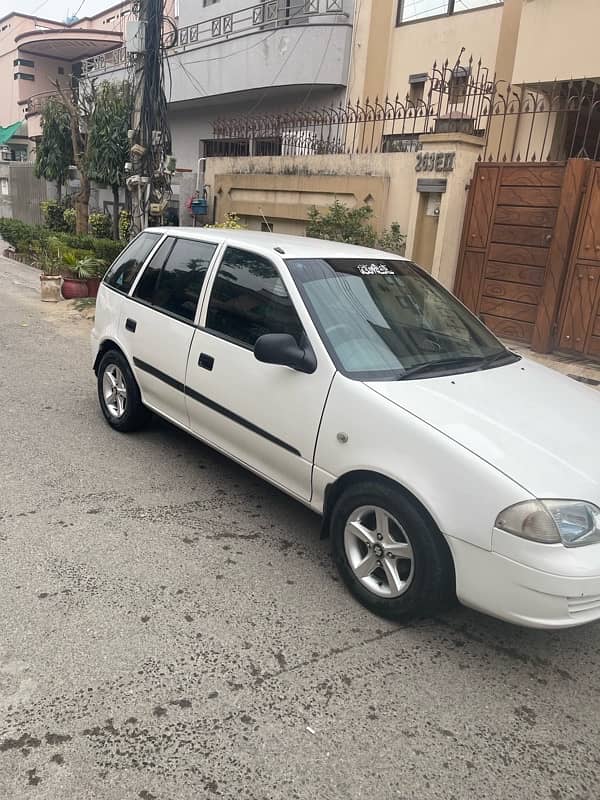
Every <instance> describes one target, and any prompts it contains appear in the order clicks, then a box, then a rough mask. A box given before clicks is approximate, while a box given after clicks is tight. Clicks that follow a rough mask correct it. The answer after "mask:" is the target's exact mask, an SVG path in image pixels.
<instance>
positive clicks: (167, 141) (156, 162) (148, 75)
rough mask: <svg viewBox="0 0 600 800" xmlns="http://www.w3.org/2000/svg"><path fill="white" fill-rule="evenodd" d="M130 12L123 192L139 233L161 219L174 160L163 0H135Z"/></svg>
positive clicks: (169, 194) (168, 192)
mask: <svg viewBox="0 0 600 800" xmlns="http://www.w3.org/2000/svg"><path fill="white" fill-rule="evenodd" d="M132 10H133V11H134V13H135V14H136V17H137V19H135V20H132V21H131V22H129V23H128V25H127V55H128V58H129V59H130V81H131V82H132V83H133V96H134V105H133V115H132V128H131V130H130V131H129V141H130V147H131V162H130V163H129V164H128V167H129V172H130V173H131V174H130V176H129V177H128V179H127V188H128V189H129V191H130V192H131V193H132V195H133V197H135V198H136V202H134V204H133V229H134V231H135V232H139V231H141V230H143V229H144V228H146V227H148V224H149V223H150V218H152V219H153V220H158V221H159V222H160V221H161V218H162V214H163V212H164V210H165V208H166V206H167V203H168V201H169V198H170V197H171V174H172V173H173V172H174V170H175V159H174V158H173V156H172V155H171V134H170V131H169V125H168V119H167V100H166V97H165V90H164V72H163V66H164V65H163V59H164V58H165V57H166V54H165V49H164V46H163V24H164V6H163V0H136V2H134V4H133V7H132Z"/></svg>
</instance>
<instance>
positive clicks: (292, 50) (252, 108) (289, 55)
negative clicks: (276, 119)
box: [246, 28, 306, 114]
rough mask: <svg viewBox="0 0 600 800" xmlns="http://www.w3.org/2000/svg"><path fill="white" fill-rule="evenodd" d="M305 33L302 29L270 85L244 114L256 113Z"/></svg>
mask: <svg viewBox="0 0 600 800" xmlns="http://www.w3.org/2000/svg"><path fill="white" fill-rule="evenodd" d="M305 33H306V28H304V29H303V30H302V32H301V33H300V36H298V38H297V39H296V43H295V44H294V46H293V47H292V49H291V50H290V52H289V53H288V55H287V57H286V58H285V60H284V62H283V64H282V65H281V66H280V68H279V69H278V70H277V72H276V74H275V76H274V78H273V79H272V80H271V83H270V84H269V85H268V86H267V87H265V89H264V91H263V93H262V95H261V97H259V99H258V100H257V101H256V103H255V104H254V105H253V106H252V107H251V108H249V109H248V111H247V112H246V114H253V113H254V112H255V111H256V109H257V108H258V107H259V106H260V105H261V104H262V102H263V100H264V99H265V97H266V96H267V94H268V93H269V89H271V88H272V87H273V86H274V85H275V82H276V81H277V79H278V78H279V76H280V75H281V73H282V72H283V70H284V69H285V68H286V67H287V65H288V62H289V60H290V58H291V57H292V56H293V55H294V53H295V52H296V49H297V48H298V45H299V44H300V42H301V41H302V37H303V36H304V34H305Z"/></svg>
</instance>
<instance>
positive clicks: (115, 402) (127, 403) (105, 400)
mask: <svg viewBox="0 0 600 800" xmlns="http://www.w3.org/2000/svg"><path fill="white" fill-rule="evenodd" d="M98 400H99V401H100V408H101V409H102V413H103V414H104V417H105V418H106V421H107V422H108V424H109V425H110V426H111V427H113V428H115V430H118V431H121V432H122V433H129V432H130V431H137V430H139V429H140V428H143V427H144V425H146V424H147V422H148V421H149V419H150V416H151V413H150V411H149V410H148V409H147V408H146V407H145V406H144V405H143V403H142V398H141V395H140V390H139V387H138V385H137V382H136V380H135V378H134V376H133V374H132V372H131V370H130V368H129V364H128V363H127V359H126V358H125V356H124V355H123V354H122V353H120V352H119V351H118V350H109V351H108V352H107V353H105V354H104V355H103V356H102V360H101V361H100V364H99V365H98Z"/></svg>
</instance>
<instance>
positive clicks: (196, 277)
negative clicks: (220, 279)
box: [134, 237, 217, 320]
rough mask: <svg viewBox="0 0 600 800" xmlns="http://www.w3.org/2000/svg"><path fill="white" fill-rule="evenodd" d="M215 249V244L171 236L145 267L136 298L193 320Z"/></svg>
mask: <svg viewBox="0 0 600 800" xmlns="http://www.w3.org/2000/svg"><path fill="white" fill-rule="evenodd" d="M216 249H217V246H216V245H214V244H207V243H206V242H197V241H194V240H192V239H174V238H172V237H169V238H168V239H167V240H166V241H165V242H163V243H162V245H161V246H160V247H159V248H158V250H157V251H156V253H155V254H154V257H153V258H152V260H151V261H150V263H149V264H148V265H147V267H146V269H145V270H144V274H143V275H142V277H141V278H140V281H139V283H138V285H137V286H136V289H135V292H134V297H139V299H140V300H145V301H146V302H148V303H151V304H152V305H153V306H155V307H156V308H160V309H161V310H162V311H167V312H169V313H170V314H175V315H176V316H178V317H183V318H184V319H189V320H193V319H194V316H195V314H196V307H197V305H198V299H199V297H200V292H201V291H202V285H203V284H204V278H205V277H206V272H207V270H208V267H209V265H210V262H211V260H212V257H213V255H214V254H215V250H216Z"/></svg>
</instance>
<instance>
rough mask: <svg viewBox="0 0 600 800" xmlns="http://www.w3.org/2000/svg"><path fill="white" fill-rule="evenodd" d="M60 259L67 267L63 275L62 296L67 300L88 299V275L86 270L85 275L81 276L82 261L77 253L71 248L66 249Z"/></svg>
mask: <svg viewBox="0 0 600 800" xmlns="http://www.w3.org/2000/svg"><path fill="white" fill-rule="evenodd" d="M60 258H61V261H62V264H63V267H67V269H66V270H65V272H64V273H63V284H62V296H63V297H64V298H65V300H74V299H75V298H77V297H87V296H88V287H87V273H86V271H85V269H84V270H83V274H80V272H79V263H80V259H79V258H78V256H77V253H76V252H75V251H74V250H72V249H70V248H64V250H63V251H62V253H61V256H60Z"/></svg>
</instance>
